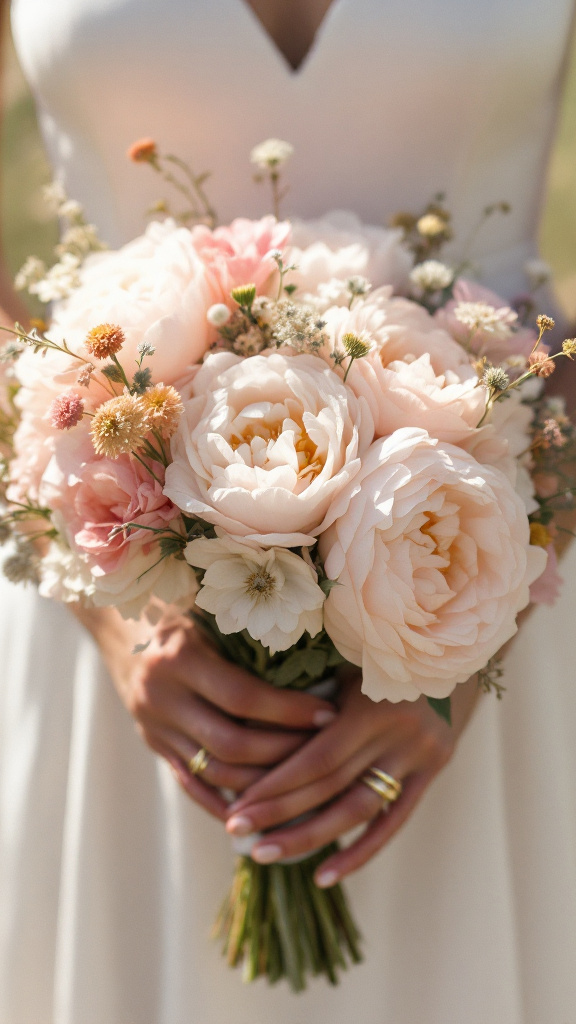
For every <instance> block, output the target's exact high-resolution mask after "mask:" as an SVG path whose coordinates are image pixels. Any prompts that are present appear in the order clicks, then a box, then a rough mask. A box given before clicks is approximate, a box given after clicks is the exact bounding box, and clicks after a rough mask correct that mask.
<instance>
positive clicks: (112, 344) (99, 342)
mask: <svg viewBox="0 0 576 1024" xmlns="http://www.w3.org/2000/svg"><path fill="white" fill-rule="evenodd" d="M125 341H126V338H125V337H124V331H123V330H122V328H121V327H119V326H118V324H99V325H98V327H93V328H92V330H91V331H88V334H87V335H86V340H85V342H84V344H85V346H86V348H87V349H88V351H89V353H90V355H92V356H95V357H96V359H109V358H110V356H113V355H114V354H115V353H116V352H119V351H120V349H121V348H122V345H123V344H124V342H125Z"/></svg>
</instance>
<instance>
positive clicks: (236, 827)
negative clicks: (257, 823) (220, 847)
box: [226, 814, 254, 836]
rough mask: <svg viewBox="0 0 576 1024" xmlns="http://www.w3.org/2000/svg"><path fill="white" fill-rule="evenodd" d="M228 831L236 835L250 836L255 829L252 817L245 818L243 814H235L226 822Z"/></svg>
mask: <svg viewBox="0 0 576 1024" xmlns="http://www.w3.org/2000/svg"><path fill="white" fill-rule="evenodd" d="M226 831H227V832H232V833H233V834H234V835H235V836H249V835H250V833H251V832H253V831H254V824H253V822H251V821H250V818H245V817H244V816H243V815H242V814H235V815H234V816H233V817H232V818H229V819H228V821H227V822H226Z"/></svg>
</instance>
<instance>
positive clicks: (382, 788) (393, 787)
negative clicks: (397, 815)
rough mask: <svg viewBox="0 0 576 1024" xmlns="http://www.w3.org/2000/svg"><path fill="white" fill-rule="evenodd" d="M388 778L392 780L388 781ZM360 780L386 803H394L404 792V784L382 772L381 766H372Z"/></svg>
mask: <svg viewBox="0 0 576 1024" xmlns="http://www.w3.org/2000/svg"><path fill="white" fill-rule="evenodd" d="M382 776H384V778H382ZM388 779H390V780H391V781H390V782H388V781H387V780H388ZM360 781H361V782H363V783H364V785H365V786H369V788H370V789H372V790H373V791H374V792H375V793H377V794H378V796H379V797H381V798H382V801H383V802H384V803H385V804H393V803H394V801H395V800H397V799H398V797H399V796H400V793H401V792H402V784H401V783H400V782H398V781H397V779H394V778H393V777H392V776H391V775H387V774H386V772H381V771H380V769H379V768H370V769H369V770H368V773H367V774H366V775H362V777H361V779H360Z"/></svg>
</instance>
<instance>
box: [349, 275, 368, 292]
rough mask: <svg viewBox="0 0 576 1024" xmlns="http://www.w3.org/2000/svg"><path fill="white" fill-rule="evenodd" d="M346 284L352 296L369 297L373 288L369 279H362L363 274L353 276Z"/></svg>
mask: <svg viewBox="0 0 576 1024" xmlns="http://www.w3.org/2000/svg"><path fill="white" fill-rule="evenodd" d="M346 284H347V286H348V291H349V292H350V295H352V296H355V295H367V294H368V292H369V291H370V290H371V288H372V285H371V283H370V281H369V280H368V278H366V277H362V275H361V274H353V276H352V277H349V278H348V280H347V282H346Z"/></svg>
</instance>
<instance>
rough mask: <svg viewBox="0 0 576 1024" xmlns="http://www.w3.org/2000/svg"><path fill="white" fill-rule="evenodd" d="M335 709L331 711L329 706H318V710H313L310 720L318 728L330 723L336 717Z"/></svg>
mask: <svg viewBox="0 0 576 1024" xmlns="http://www.w3.org/2000/svg"><path fill="white" fill-rule="evenodd" d="M336 714H337V712H336V711H331V710H330V708H320V711H315V712H314V717H313V719H312V721H313V722H314V725H317V726H318V728H322V726H323V725H330V722H333V721H334V719H335V718H336Z"/></svg>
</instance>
